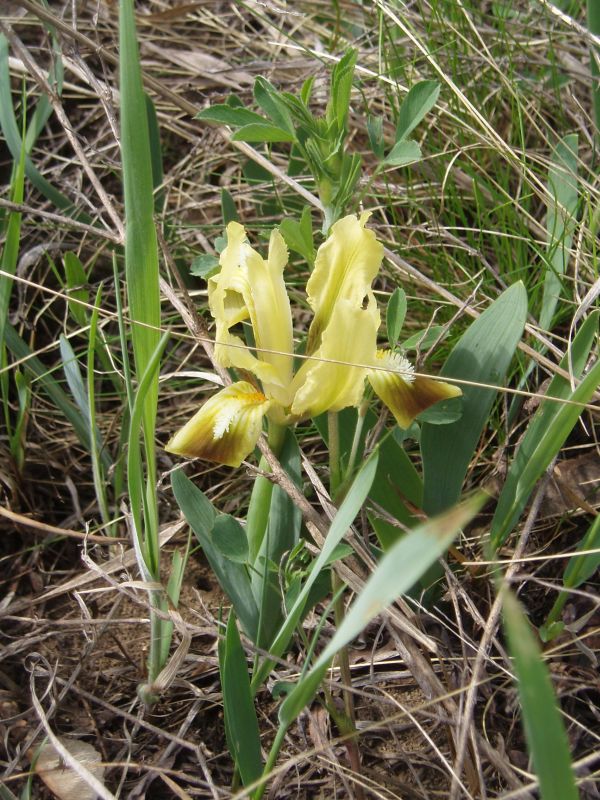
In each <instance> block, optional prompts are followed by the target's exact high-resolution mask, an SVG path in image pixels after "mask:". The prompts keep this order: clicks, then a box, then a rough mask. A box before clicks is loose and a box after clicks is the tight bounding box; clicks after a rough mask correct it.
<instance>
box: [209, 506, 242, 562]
mask: <svg viewBox="0 0 600 800" xmlns="http://www.w3.org/2000/svg"><path fill="white" fill-rule="evenodd" d="M211 538H212V541H213V543H214V545H215V547H217V548H218V550H219V551H220V552H221V553H222V555H224V556H225V558H228V559H229V560H230V561H237V562H238V563H239V564H245V563H246V562H247V561H248V539H247V538H246V532H245V531H244V529H243V528H242V526H241V525H240V523H239V522H238V521H237V520H236V519H235V517H232V516H230V515H229V514H219V516H218V517H217V518H216V519H215V522H214V525H213V529H212V533H211Z"/></svg>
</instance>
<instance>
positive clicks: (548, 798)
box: [504, 589, 579, 800]
mask: <svg viewBox="0 0 600 800" xmlns="http://www.w3.org/2000/svg"><path fill="white" fill-rule="evenodd" d="M504 625H505V628H506V633H507V637H508V645H509V650H510V653H511V655H512V657H513V663H514V668H515V676H516V679H517V689H518V691H519V699H520V708H521V710H522V713H523V727H524V728H525V736H526V738H527V743H528V745H529V750H530V752H531V756H532V758H533V765H534V769H535V772H536V774H537V776H538V780H539V782H540V796H541V798H542V800H578V798H579V792H578V791H577V787H576V785H575V776H574V774H573V767H572V764H571V756H570V753H569V742H568V739H567V734H566V732H565V728H564V725H563V721H562V718H561V714H560V711H559V708H558V704H557V700H556V695H555V694H554V689H553V688H552V682H551V680H550V676H549V674H548V669H547V667H546V665H545V664H544V661H543V659H542V654H541V653H540V650H539V648H538V646H537V643H536V640H535V636H534V634H533V631H532V630H531V627H530V625H529V622H528V621H527V618H526V616H525V614H524V612H523V609H522V608H521V606H520V604H519V602H518V601H517V599H516V598H515V597H514V595H513V594H512V592H510V591H509V590H508V589H505V594H504Z"/></svg>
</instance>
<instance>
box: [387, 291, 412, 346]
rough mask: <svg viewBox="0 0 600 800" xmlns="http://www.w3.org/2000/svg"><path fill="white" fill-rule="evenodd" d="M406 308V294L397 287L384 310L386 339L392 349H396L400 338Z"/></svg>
mask: <svg viewBox="0 0 600 800" xmlns="http://www.w3.org/2000/svg"><path fill="white" fill-rule="evenodd" d="M406 307H407V306H406V292H405V291H404V289H401V288H400V287H397V288H396V289H394V291H393V292H392V296H391V297H390V299H389V301H388V304H387V310H386V326H387V337H388V342H389V345H390V347H391V348H392V349H394V347H396V344H397V342H398V339H399V337H400V331H401V330H402V326H403V325H404V317H405V316H406Z"/></svg>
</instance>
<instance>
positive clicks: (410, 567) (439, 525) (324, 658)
mask: <svg viewBox="0 0 600 800" xmlns="http://www.w3.org/2000/svg"><path fill="white" fill-rule="evenodd" d="M482 502H483V500H482V497H481V496H477V497H475V498H471V499H470V500H468V501H466V502H465V503H463V504H462V505H460V506H457V507H456V508H453V509H451V510H450V511H447V512H446V513H445V514H443V515H442V516H440V517H438V518H437V519H432V520H429V521H428V522H427V523H425V524H423V525H421V526H419V527H418V528H416V529H415V530H414V531H411V533H409V534H407V535H406V536H405V537H403V538H402V539H401V540H400V541H399V542H397V543H396V544H395V545H393V546H392V548H391V549H390V550H389V551H388V552H387V553H386V554H385V555H384V556H383V558H382V559H381V561H380V562H379V564H378V566H377V568H376V569H375V571H374V572H373V574H372V575H371V576H370V578H369V579H368V581H367V582H366V584H365V585H364V587H363V590H362V591H361V593H360V595H359V596H358V597H357V598H356V600H355V601H354V603H353V605H352V606H351V608H350V610H349V611H348V613H347V614H346V616H345V617H344V621H343V622H342V624H341V625H340V626H339V627H338V628H337V630H336V632H335V635H334V637H333V639H332V640H331V641H330V643H329V644H328V645H327V647H326V648H325V650H324V651H323V652H322V653H321V655H320V656H319V658H318V660H317V661H316V663H315V665H314V666H313V667H312V669H311V670H310V671H309V672H308V673H307V674H306V675H305V676H304V677H303V678H301V679H300V680H299V681H298V683H297V684H296V686H295V687H294V689H293V690H292V692H291V693H290V694H289V695H288V697H287V698H286V700H285V701H284V702H283V704H282V706H281V708H280V709H279V721H280V723H281V724H282V725H283V726H286V727H287V726H289V725H291V723H292V722H293V721H294V720H295V719H296V717H297V716H298V714H300V712H301V711H302V709H303V708H304V707H305V706H306V705H307V704H308V703H310V702H311V700H312V698H313V697H314V694H315V692H316V691H317V689H318V687H319V684H320V683H321V681H322V680H323V678H324V677H325V673H326V671H327V669H328V667H329V663H330V661H331V659H332V658H333V657H334V656H335V655H336V653H337V652H339V650H340V649H341V648H342V647H344V646H345V645H347V644H348V642H350V641H352V639H354V638H355V637H356V636H358V634H359V633H361V631H363V630H364V628H365V627H366V626H367V625H368V623H369V622H370V621H371V620H372V619H373V618H374V617H376V616H377V615H378V614H380V613H381V612H382V611H383V610H384V609H386V608H387V606H389V605H390V604H391V603H392V602H393V601H394V600H396V599H397V598H398V597H400V595H402V594H403V593H405V592H407V591H408V590H409V589H410V588H411V587H412V586H414V585H415V584H416V583H417V582H418V580H419V579H420V578H421V576H422V575H423V574H424V573H425V572H426V571H427V569H429V567H430V566H431V565H432V564H433V563H434V562H435V561H436V560H437V559H438V558H439V557H440V556H441V555H443V553H445V552H446V550H447V549H448V547H449V546H450V544H451V543H452V541H453V539H454V537H455V536H456V535H457V533H458V532H459V530H460V529H461V528H462V527H463V526H464V525H466V524H467V522H469V520H471V519H472V517H473V516H474V515H475V514H476V513H477V511H478V510H479V508H480V507H481V505H482Z"/></svg>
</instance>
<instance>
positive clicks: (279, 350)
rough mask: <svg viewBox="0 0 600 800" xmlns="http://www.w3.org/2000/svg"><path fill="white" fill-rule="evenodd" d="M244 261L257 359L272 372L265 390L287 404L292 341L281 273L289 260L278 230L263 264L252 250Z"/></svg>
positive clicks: (248, 304) (289, 315)
mask: <svg viewBox="0 0 600 800" xmlns="http://www.w3.org/2000/svg"><path fill="white" fill-rule="evenodd" d="M245 258H246V262H245V266H246V272H247V276H248V288H249V296H248V297H247V306H248V310H249V311H250V319H251V321H252V329H253V331H254V342H255V344H256V347H257V348H258V351H257V357H258V359H259V360H260V361H262V362H264V363H265V364H270V365H271V366H272V368H273V370H274V373H275V378H274V379H273V384H274V385H273V386H264V388H265V391H266V392H267V394H268V395H269V396H273V398H274V399H275V400H276V401H277V402H278V403H281V404H282V405H289V403H290V402H291V398H290V396H289V385H290V383H291V380H292V371H293V355H292V354H293V352H294V340H293V331H292V312H291V309H290V301H289V297H288V293H287V290H286V288H285V283H284V280H283V270H284V268H285V265H286V264H287V261H288V250H287V247H286V244H285V241H284V239H283V236H282V235H281V234H280V233H279V231H277V230H274V231H273V232H272V233H271V239H270V242H269V256H268V259H267V260H266V261H265V260H264V259H263V258H262V257H261V256H260V255H259V254H258V253H257V252H256V251H255V250H253V249H252V248H251V247H248V248H247V249H246V253H245ZM261 380H262V379H261ZM263 383H264V381H263Z"/></svg>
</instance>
